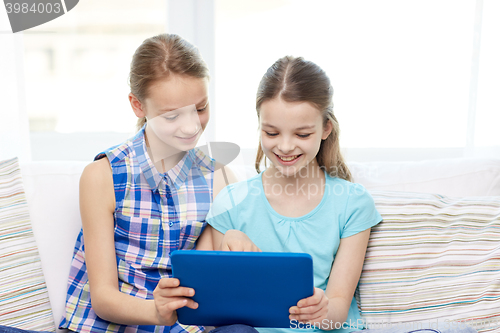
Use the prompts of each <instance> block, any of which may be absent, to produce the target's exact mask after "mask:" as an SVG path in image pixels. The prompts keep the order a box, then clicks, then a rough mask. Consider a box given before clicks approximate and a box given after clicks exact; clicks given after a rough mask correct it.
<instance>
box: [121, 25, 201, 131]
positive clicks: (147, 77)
mask: <svg viewBox="0 0 500 333" xmlns="http://www.w3.org/2000/svg"><path fill="white" fill-rule="evenodd" d="M170 74H180V75H187V76H191V77H196V78H201V79H203V78H207V79H208V78H209V72H208V67H207V65H206V63H205V61H203V58H202V57H201V55H200V53H199V51H198V49H197V48H196V47H195V46H193V45H192V44H190V43H189V42H187V41H186V40H184V39H182V38H181V37H179V36H178V35H174V34H161V35H158V36H154V37H151V38H148V39H146V40H145V41H144V42H143V43H142V44H141V45H140V46H139V47H138V48H137V50H136V51H135V53H134V56H133V57H132V63H131V64H130V75H129V85H130V92H131V93H133V94H134V95H135V97H137V99H138V100H139V101H140V102H143V101H144V99H145V98H146V97H147V96H148V89H149V87H150V86H151V85H152V83H154V82H155V81H157V80H160V79H164V78H167V77H168V76H169V75H170ZM145 123H146V118H145V117H144V118H140V119H139V120H138V121H137V130H139V129H141V128H142V126H143V125H144V124H145Z"/></svg>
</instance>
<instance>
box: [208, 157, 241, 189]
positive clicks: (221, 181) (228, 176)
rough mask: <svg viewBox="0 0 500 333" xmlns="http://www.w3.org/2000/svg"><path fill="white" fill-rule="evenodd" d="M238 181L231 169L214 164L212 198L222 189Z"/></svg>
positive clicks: (217, 163)
mask: <svg viewBox="0 0 500 333" xmlns="http://www.w3.org/2000/svg"><path fill="white" fill-rule="evenodd" d="M238 180H239V179H238V177H236V175H235V174H234V172H233V171H232V170H231V168H229V167H228V166H226V165H224V164H221V163H219V162H216V163H215V173H214V198H215V197H216V196H217V194H219V192H220V191H221V190H222V189H223V188H224V187H226V186H227V185H229V184H232V183H236V182H237V181H238Z"/></svg>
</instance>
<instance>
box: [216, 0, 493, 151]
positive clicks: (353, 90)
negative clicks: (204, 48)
mask: <svg viewBox="0 0 500 333" xmlns="http://www.w3.org/2000/svg"><path fill="white" fill-rule="evenodd" d="M216 4H217V5H216V36H215V40H216V69H217V80H216V91H217V112H218V115H217V140H221V141H231V140H232V141H233V142H236V143H238V144H239V145H240V146H242V147H245V148H249V147H255V146H256V143H257V117H256V115H255V93H256V91H257V86H258V83H259V80H260V78H261V77H262V75H263V74H264V73H265V71H266V69H267V68H268V67H269V66H271V65H272V63H273V62H274V61H276V60H277V59H278V58H280V57H282V56H284V55H288V54H291V55H294V56H303V57H304V58H306V59H308V60H312V61H314V62H316V63H317V64H318V65H320V66H321V67H322V68H323V69H324V70H325V71H326V72H327V74H328V75H329V77H330V79H331V80H332V84H333V87H334V111H335V113H336V115H337V118H338V120H339V122H340V128H341V132H342V135H341V145H342V146H343V147H347V148H358V147H384V148H403V147H404V148H412V147H422V148H437V147H464V145H465V140H466V135H465V133H466V128H467V113H468V102H469V83H470V75H471V57H472V46H473V33H474V13H475V5H476V3H475V1H452V0H448V1H432V0H424V1H416V2H414V1H412V2H408V1H398V0H383V1H369V0H365V1H307V2H305V1H300V0H275V1H254V0H240V1H238V2H235V1H231V0H217V2H216ZM485 12H487V10H486V9H485ZM497 13H498V12H497ZM492 15H493V14H492ZM492 17H493V16H492ZM495 24H498V23H495ZM485 28H486V27H485ZM488 29H489V28H488ZM498 31H500V29H498V25H497V28H496V30H495V29H491V31H490V33H495V34H496V35H495V36H496V37H495V38H496V40H498V37H499V36H498V34H499V33H498ZM491 38H493V37H491ZM495 59H498V56H496V58H495ZM497 73H498V72H497ZM497 77H498V75H497ZM497 90H498V89H497ZM491 126H493V124H492V125H491ZM222 128H223V129H224V130H221V129H222ZM488 132H489V133H490V135H496V134H495V131H494V130H493V128H491V130H489V131H488ZM235 140H236V141H235Z"/></svg>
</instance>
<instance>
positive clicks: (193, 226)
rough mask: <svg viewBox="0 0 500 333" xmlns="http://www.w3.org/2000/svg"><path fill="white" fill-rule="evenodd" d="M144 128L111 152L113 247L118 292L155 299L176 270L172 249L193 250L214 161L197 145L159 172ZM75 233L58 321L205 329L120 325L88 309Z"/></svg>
mask: <svg viewBox="0 0 500 333" xmlns="http://www.w3.org/2000/svg"><path fill="white" fill-rule="evenodd" d="M144 129H145V127H143V128H142V130H141V131H139V132H138V133H137V135H136V136H135V137H133V138H132V139H130V140H128V141H126V142H125V143H123V144H121V145H119V146H115V147H113V148H110V149H109V150H107V151H105V152H104V153H101V154H99V155H97V156H96V160H97V159H100V158H103V157H104V156H106V157H107V158H108V160H109V161H110V164H111V167H112V170H113V181H114V187H115V197H116V209H115V248H116V259H117V264H118V278H119V288H120V291H121V292H123V293H126V294H129V295H132V296H135V297H140V298H142V299H152V298H153V290H154V289H155V287H156V285H157V283H158V281H159V280H160V278H162V277H170V276H171V263H170V252H171V251H174V250H177V249H193V248H194V246H195V241H196V240H197V238H198V236H199V235H200V234H201V232H202V231H203V229H204V227H205V224H206V222H205V216H206V214H207V213H208V210H209V208H210V204H211V202H212V188H213V186H212V185H213V171H214V167H215V161H214V160H213V159H211V158H210V157H208V156H206V155H205V154H203V152H201V151H200V150H198V149H193V150H190V151H189V152H187V153H186V154H185V155H184V157H183V158H182V160H181V161H180V162H179V163H178V164H177V165H176V166H175V167H174V168H172V169H171V170H169V171H167V172H166V173H163V174H162V173H159V172H158V171H157V170H156V168H155V167H154V164H153V162H152V161H151V159H150V158H149V156H148V154H147V152H146V143H145V140H144ZM84 256H85V254H84V247H83V234H82V231H80V234H79V236H78V239H77V242H76V246H75V253H74V257H73V262H72V267H71V271H70V276H69V282H68V294H67V299H66V315H65V317H64V318H63V319H62V322H61V324H60V327H61V328H69V329H70V330H73V331H77V332H93V333H95V332H127V333H128V332H202V331H203V328H202V327H197V326H183V325H180V324H179V323H176V324H175V325H174V326H171V327H160V326H123V325H116V324H112V323H110V322H107V321H105V320H103V319H101V318H99V317H97V316H96V314H95V312H94V311H93V310H92V307H91V300H90V291H89V283H88V279H87V273H86V272H87V270H86V266H85V260H84Z"/></svg>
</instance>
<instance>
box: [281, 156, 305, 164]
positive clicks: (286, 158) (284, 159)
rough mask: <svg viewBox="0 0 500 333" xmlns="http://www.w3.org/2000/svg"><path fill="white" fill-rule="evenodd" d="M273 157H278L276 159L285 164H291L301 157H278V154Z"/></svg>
mask: <svg viewBox="0 0 500 333" xmlns="http://www.w3.org/2000/svg"><path fill="white" fill-rule="evenodd" d="M275 155H276V156H277V157H278V159H280V160H281V161H283V162H285V163H290V162H293V161H295V160H296V159H298V158H299V157H300V156H302V155H301V154H300V155H288V156H283V155H278V154H275Z"/></svg>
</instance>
